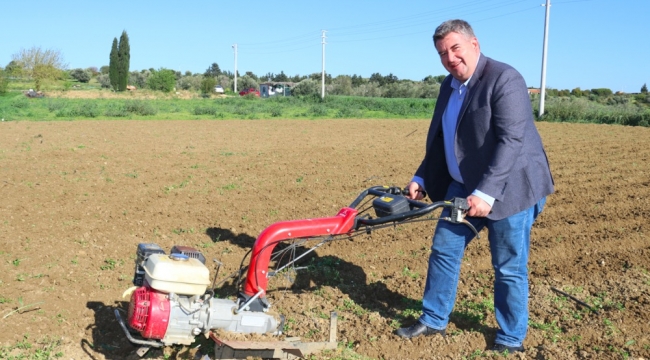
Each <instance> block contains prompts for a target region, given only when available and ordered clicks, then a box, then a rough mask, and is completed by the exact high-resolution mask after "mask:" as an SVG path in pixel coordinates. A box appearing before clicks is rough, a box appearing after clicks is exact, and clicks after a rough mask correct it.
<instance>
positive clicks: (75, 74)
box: [70, 69, 92, 83]
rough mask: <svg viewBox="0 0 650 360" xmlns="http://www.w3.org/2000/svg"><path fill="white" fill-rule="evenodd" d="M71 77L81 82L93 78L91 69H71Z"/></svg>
mask: <svg viewBox="0 0 650 360" xmlns="http://www.w3.org/2000/svg"><path fill="white" fill-rule="evenodd" d="M70 77H71V78H73V79H75V80H77V81H79V82H80V83H87V82H89V81H90V79H91V78H92V74H91V73H90V71H87V70H84V69H73V70H70Z"/></svg>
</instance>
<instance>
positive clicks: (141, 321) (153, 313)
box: [127, 283, 170, 339]
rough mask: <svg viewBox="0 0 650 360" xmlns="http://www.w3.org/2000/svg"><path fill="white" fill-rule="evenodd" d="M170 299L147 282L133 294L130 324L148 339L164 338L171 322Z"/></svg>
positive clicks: (130, 307)
mask: <svg viewBox="0 0 650 360" xmlns="http://www.w3.org/2000/svg"><path fill="white" fill-rule="evenodd" d="M169 310H170V306H169V300H167V295H166V294H163V293H161V292H158V291H156V290H154V289H152V288H150V287H149V286H147V284H146V283H145V286H142V287H139V288H137V289H136V290H135V291H134V292H133V294H131V302H130V303H129V315H128V319H127V320H128V322H129V326H131V327H132V328H133V329H135V330H137V331H139V332H140V335H142V337H144V338H146V339H162V338H163V337H165V333H166V332H167V325H168V324H169Z"/></svg>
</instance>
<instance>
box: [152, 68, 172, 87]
mask: <svg viewBox="0 0 650 360" xmlns="http://www.w3.org/2000/svg"><path fill="white" fill-rule="evenodd" d="M175 85H176V72H175V71H174V70H170V69H165V68H161V69H159V70H154V71H153V72H152V73H151V75H150V76H149V78H148V79H147V86H148V87H149V88H150V89H151V90H159V91H162V92H172V91H173V90H174V86H175Z"/></svg>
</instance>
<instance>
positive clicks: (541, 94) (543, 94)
mask: <svg viewBox="0 0 650 360" xmlns="http://www.w3.org/2000/svg"><path fill="white" fill-rule="evenodd" d="M542 6H546V16H545V18H544V49H543V50H542V84H541V87H540V89H539V115H538V116H539V117H540V118H541V117H542V115H544V97H546V50H547V49H548V17H549V15H550V12H551V0H546V5H542Z"/></svg>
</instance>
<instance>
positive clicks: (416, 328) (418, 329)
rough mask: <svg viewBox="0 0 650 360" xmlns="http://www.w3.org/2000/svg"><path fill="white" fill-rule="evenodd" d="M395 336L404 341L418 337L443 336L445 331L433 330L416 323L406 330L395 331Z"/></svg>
mask: <svg viewBox="0 0 650 360" xmlns="http://www.w3.org/2000/svg"><path fill="white" fill-rule="evenodd" d="M395 334H396V335H397V336H401V337H403V338H406V339H410V338H414V337H416V336H420V335H435V334H440V335H442V336H445V329H442V330H438V329H433V328H430V327H428V326H426V325H424V324H423V323H421V322H419V321H418V322H416V323H415V324H413V325H411V326H409V327H407V328H401V329H398V330H397V331H395Z"/></svg>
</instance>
